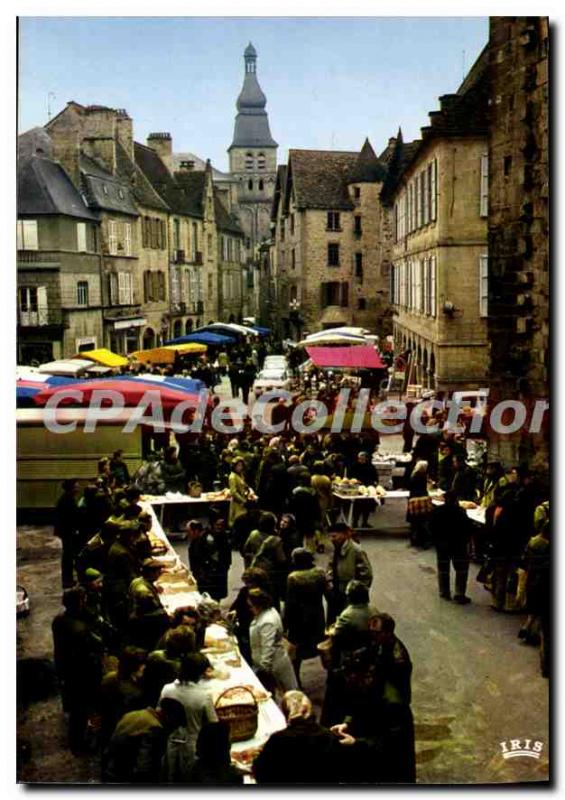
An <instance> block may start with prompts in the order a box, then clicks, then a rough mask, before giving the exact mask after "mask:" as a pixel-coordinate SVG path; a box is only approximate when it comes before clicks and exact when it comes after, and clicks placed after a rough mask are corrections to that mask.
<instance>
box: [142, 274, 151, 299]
mask: <svg viewBox="0 0 565 800" xmlns="http://www.w3.org/2000/svg"><path fill="white" fill-rule="evenodd" d="M151 289H152V286H151V273H150V272H149V270H145V272H144V273H143V302H144V303H150V302H151V300H152V297H151Z"/></svg>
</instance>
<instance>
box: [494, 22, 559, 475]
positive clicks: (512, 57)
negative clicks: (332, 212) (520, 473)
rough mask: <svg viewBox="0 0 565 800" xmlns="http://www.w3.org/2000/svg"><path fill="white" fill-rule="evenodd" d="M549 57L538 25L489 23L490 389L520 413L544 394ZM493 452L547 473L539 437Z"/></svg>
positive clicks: (508, 440)
mask: <svg viewBox="0 0 565 800" xmlns="http://www.w3.org/2000/svg"><path fill="white" fill-rule="evenodd" d="M548 50H549V25H548V19H547V18H546V17H491V20H490V76H491V100H492V102H491V127H490V136H489V206H490V207H489V295H490V297H489V303H490V308H489V340H490V346H491V385H492V393H493V394H494V396H495V397H496V398H504V397H510V398H512V399H520V398H522V399H524V400H525V401H526V402H527V403H529V402H532V401H534V400H535V399H538V398H540V399H541V398H546V397H547V396H548V391H549V386H548V367H549V211H548V195H549V172H548V155H549V148H548V136H549V108H548V98H549V85H548ZM496 446H497V447H498V449H499V452H500V455H501V456H502V457H503V458H504V459H505V460H507V461H508V462H511V461H514V462H515V461H522V460H523V461H529V462H530V463H534V464H535V465H536V466H540V467H543V468H546V467H547V459H548V452H549V433H548V430H545V431H544V432H543V433H541V434H539V435H528V434H525V433H521V434H517V435H515V436H513V437H505V438H501V439H499V440H497V442H496Z"/></svg>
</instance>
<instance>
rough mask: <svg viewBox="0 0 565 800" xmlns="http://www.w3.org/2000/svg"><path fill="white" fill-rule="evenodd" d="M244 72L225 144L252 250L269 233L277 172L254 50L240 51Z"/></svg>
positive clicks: (247, 48) (265, 103)
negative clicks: (232, 130) (227, 139)
mask: <svg viewBox="0 0 565 800" xmlns="http://www.w3.org/2000/svg"><path fill="white" fill-rule="evenodd" d="M243 59H244V63H245V73H244V77H243V87H242V89H241V92H240V94H239V97H238V98H237V103H236V108H237V115H236V118H235V127H234V133H233V141H232V143H231V145H230V146H229V148H228V154H229V160H230V172H231V173H232V175H233V176H234V178H235V179H236V181H237V195H238V205H239V212H240V213H239V214H238V216H239V219H240V224H241V226H242V228H243V229H244V231H245V233H246V236H247V237H248V239H249V244H250V247H251V250H252V252H254V251H255V250H256V247H257V246H258V245H259V244H260V243H261V241H262V240H263V239H267V238H268V237H269V234H270V221H271V204H272V201H273V195H274V191H275V180H276V172H277V147H278V145H277V143H276V142H275V140H274V139H273V137H272V136H271V131H270V129H269V117H268V116H267V112H266V111H265V106H266V105H267V98H266V97H265V95H264V93H263V91H262V89H261V87H260V86H259V81H258V80H257V51H256V50H255V48H254V47H253V45H252V44H251V42H250V43H249V44H248V46H247V47H246V48H245V51H244V53H243Z"/></svg>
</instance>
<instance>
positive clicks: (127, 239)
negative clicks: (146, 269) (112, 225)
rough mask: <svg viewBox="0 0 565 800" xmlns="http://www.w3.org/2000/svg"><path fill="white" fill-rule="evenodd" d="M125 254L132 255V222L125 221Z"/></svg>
mask: <svg viewBox="0 0 565 800" xmlns="http://www.w3.org/2000/svg"><path fill="white" fill-rule="evenodd" d="M124 254H125V255H126V256H131V255H132V239H131V223H129V222H126V223H124Z"/></svg>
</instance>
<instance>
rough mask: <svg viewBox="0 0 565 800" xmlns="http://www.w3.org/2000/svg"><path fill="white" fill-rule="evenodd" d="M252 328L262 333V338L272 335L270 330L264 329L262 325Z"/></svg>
mask: <svg viewBox="0 0 565 800" xmlns="http://www.w3.org/2000/svg"><path fill="white" fill-rule="evenodd" d="M251 327H252V328H253V330H254V331H257V333H260V334H261V336H268V335H269V334H270V333H271V329H270V328H262V327H261V326H260V325H251Z"/></svg>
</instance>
